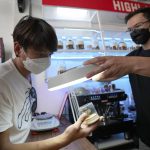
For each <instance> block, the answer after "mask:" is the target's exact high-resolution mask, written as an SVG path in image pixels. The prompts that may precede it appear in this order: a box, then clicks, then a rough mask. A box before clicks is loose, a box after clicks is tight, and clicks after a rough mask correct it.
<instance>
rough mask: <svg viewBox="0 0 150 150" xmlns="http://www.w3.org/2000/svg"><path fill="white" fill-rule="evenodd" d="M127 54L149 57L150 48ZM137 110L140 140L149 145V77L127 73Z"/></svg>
mask: <svg viewBox="0 0 150 150" xmlns="http://www.w3.org/2000/svg"><path fill="white" fill-rule="evenodd" d="M127 56H142V57H150V49H149V50H143V48H142V47H141V48H139V49H138V50H134V51H132V52H131V53H129V54H128V55H127ZM129 80H130V84H131V88H132V93H133V97H134V100H135V105H136V110H137V129H138V132H139V136H140V138H141V140H142V141H143V142H144V143H145V144H147V145H148V146H150V77H145V76H141V75H136V74H129Z"/></svg>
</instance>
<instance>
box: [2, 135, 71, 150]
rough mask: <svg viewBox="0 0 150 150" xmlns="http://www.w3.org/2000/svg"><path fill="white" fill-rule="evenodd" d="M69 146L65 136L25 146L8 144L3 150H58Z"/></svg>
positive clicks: (24, 144)
mask: <svg viewBox="0 0 150 150" xmlns="http://www.w3.org/2000/svg"><path fill="white" fill-rule="evenodd" d="M67 144H69V142H68V141H67V140H66V138H65V137H64V135H63V134H61V135H59V136H57V137H54V138H50V139H47V140H43V141H36V142H29V143H23V144H11V143H9V144H6V145H5V146H3V148H2V149H1V150H58V149H60V148H62V147H64V146H66V145H67Z"/></svg>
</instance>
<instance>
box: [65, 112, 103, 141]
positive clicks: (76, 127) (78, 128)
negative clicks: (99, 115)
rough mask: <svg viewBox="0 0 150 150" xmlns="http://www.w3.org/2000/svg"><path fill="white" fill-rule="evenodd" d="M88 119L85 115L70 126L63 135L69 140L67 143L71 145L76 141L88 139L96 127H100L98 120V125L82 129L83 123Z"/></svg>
mask: <svg viewBox="0 0 150 150" xmlns="http://www.w3.org/2000/svg"><path fill="white" fill-rule="evenodd" d="M86 118H87V115H86V114H85V113H83V114H82V115H81V116H80V117H79V119H78V120H77V122H75V123H74V124H72V125H70V126H69V127H68V128H67V129H66V130H65V131H64V133H63V136H64V139H66V140H67V143H70V142H72V141H74V140H76V139H79V138H83V137H87V136H88V135H89V134H90V133H91V132H92V131H93V130H95V129H96V127H97V126H98V125H99V123H100V120H98V121H97V122H96V123H94V124H92V125H90V126H88V125H87V126H85V127H84V128H82V123H83V122H84V120H85V119H86Z"/></svg>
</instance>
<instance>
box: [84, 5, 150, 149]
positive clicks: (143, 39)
mask: <svg viewBox="0 0 150 150" xmlns="http://www.w3.org/2000/svg"><path fill="white" fill-rule="evenodd" d="M125 22H126V23H127V27H128V31H129V32H130V35H131V38H132V40H133V41H134V42H135V43H136V44H141V47H140V48H139V49H137V50H134V51H132V52H131V53H129V54H128V55H127V56H104V57H101V56H100V57H96V58H93V59H91V60H88V61H86V62H85V63H84V65H89V64H96V65H97V68H96V69H95V70H93V71H91V72H89V73H88V74H87V77H88V78H90V77H92V79H93V80H99V81H112V80H115V79H118V78H120V77H122V76H124V75H127V74H128V75H129V80H130V84H131V88H132V93H133V96H134V100H135V105H136V110H137V130H138V133H139V137H140V140H139V141H140V142H139V149H140V150H150V91H149V86H150V7H147V8H140V9H138V10H136V11H135V12H131V13H130V14H128V15H127V16H126V18H125ZM94 75H96V76H94Z"/></svg>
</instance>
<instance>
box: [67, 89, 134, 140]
mask: <svg viewBox="0 0 150 150" xmlns="http://www.w3.org/2000/svg"><path fill="white" fill-rule="evenodd" d="M68 98H69V102H70V108H71V109H70V110H71V112H72V115H73V118H71V116H72V115H70V120H71V119H73V121H76V120H77V119H78V117H79V115H80V113H79V108H80V107H81V106H83V105H84V104H87V103H90V102H92V103H93V104H94V106H95V109H96V111H97V113H98V115H99V116H103V117H104V121H103V122H101V124H100V126H99V127H98V128H97V129H96V130H95V131H94V132H93V134H92V137H93V138H106V137H109V136H110V135H112V134H117V133H122V132H124V135H125V139H130V138H131V135H132V131H133V127H134V124H135V123H134V119H133V118H130V117H129V116H128V114H127V113H125V111H124V109H123V106H122V104H121V103H120V101H125V100H126V98H127V94H126V93H125V91H123V90H121V89H115V90H113V91H111V92H110V91H109V92H108V91H107V92H103V93H98V94H83V95H82V94H80V95H77V94H76V93H75V92H74V91H72V92H71V93H70V94H69V95H68Z"/></svg>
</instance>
